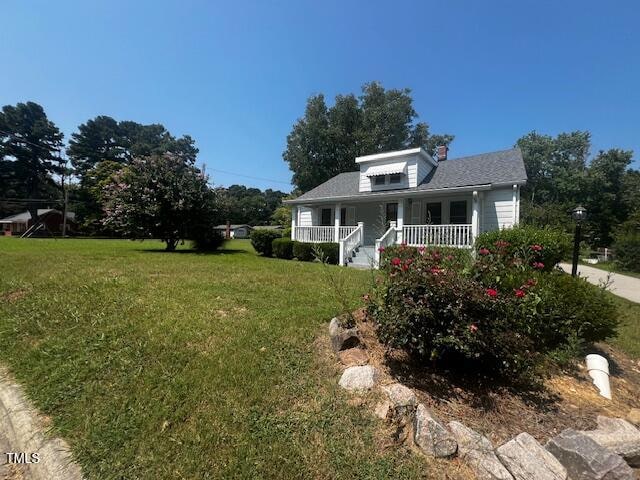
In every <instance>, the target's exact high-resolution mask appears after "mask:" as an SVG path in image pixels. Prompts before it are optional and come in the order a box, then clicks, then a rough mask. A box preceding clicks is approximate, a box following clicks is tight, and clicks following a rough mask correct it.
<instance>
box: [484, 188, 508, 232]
mask: <svg viewBox="0 0 640 480" xmlns="http://www.w3.org/2000/svg"><path fill="white" fill-rule="evenodd" d="M514 218H515V211H514V202H513V189H512V188H501V189H499V190H490V191H488V192H484V200H483V205H482V220H481V222H480V231H482V232H486V231H489V230H497V229H499V228H509V227H513V223H514V222H513V220H514Z"/></svg>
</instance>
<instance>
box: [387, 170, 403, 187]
mask: <svg viewBox="0 0 640 480" xmlns="http://www.w3.org/2000/svg"><path fill="white" fill-rule="evenodd" d="M401 181H402V178H401V177H400V174H399V173H395V174H393V175H389V184H390V185H394V184H398V183H400V182H401Z"/></svg>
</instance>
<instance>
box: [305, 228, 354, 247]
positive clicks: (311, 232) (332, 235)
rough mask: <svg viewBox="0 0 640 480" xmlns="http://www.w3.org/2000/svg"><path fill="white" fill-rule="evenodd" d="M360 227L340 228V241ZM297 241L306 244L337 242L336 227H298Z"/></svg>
mask: <svg viewBox="0 0 640 480" xmlns="http://www.w3.org/2000/svg"><path fill="white" fill-rule="evenodd" d="M357 228H358V227H357V226H356V225H350V226H340V227H338V235H339V236H338V241H339V240H342V239H344V238H346V237H348V236H349V235H351V234H352V233H353V232H354V231H355V230H356V229H357ZM295 239H296V240H297V241H298V242H304V243H324V242H335V241H336V227H335V226H318V225H314V226H312V227H296V228H295Z"/></svg>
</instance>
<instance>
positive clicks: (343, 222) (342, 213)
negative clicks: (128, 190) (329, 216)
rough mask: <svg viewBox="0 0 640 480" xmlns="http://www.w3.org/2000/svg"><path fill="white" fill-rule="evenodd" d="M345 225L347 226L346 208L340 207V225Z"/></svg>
mask: <svg viewBox="0 0 640 480" xmlns="http://www.w3.org/2000/svg"><path fill="white" fill-rule="evenodd" d="M346 224H347V208H346V207H342V208H341V209H340V225H346Z"/></svg>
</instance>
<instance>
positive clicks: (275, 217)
mask: <svg viewBox="0 0 640 480" xmlns="http://www.w3.org/2000/svg"><path fill="white" fill-rule="evenodd" d="M271 222H272V223H273V224H274V225H282V226H283V227H288V226H289V225H291V207H287V206H285V205H282V206H281V207H278V208H276V209H275V210H274V212H273V214H272V215H271Z"/></svg>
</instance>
